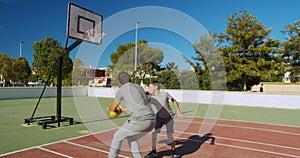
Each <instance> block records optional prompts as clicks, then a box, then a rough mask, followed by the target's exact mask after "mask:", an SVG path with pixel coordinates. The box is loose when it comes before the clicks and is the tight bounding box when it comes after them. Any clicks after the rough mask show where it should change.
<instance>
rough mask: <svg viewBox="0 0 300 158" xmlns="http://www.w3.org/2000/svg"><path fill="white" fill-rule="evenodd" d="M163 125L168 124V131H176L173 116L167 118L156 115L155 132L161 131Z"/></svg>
mask: <svg viewBox="0 0 300 158" xmlns="http://www.w3.org/2000/svg"><path fill="white" fill-rule="evenodd" d="M163 125H166V129H167V132H168V133H174V128H173V126H174V119H173V117H172V116H170V117H167V118H160V117H158V116H156V121H155V132H157V133H160V130H161V128H162V126H163Z"/></svg>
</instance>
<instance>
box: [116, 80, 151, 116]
mask: <svg viewBox="0 0 300 158" xmlns="http://www.w3.org/2000/svg"><path fill="white" fill-rule="evenodd" d="M121 101H124V104H125V106H126V107H127V109H128V113H129V114H130V118H131V119H135V120H149V119H153V118H154V112H153V110H152V108H151V103H150V100H149V99H148V98H147V96H146V94H145V91H144V89H143V88H142V87H141V86H140V85H137V84H134V83H126V84H124V85H122V86H121V87H120V88H119V89H118V91H117V92H116V94H115V102H117V103H118V104H120V103H121Z"/></svg>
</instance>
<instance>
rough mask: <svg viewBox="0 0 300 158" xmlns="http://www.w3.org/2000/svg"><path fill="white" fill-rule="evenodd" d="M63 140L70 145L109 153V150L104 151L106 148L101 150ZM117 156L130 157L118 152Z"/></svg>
mask: <svg viewBox="0 0 300 158" xmlns="http://www.w3.org/2000/svg"><path fill="white" fill-rule="evenodd" d="M63 142H65V143H68V144H71V145H75V146H78V147H81V148H86V149H90V150H95V151H98V152H102V153H106V154H108V153H109V152H108V151H106V150H101V149H97V148H93V147H89V146H86V145H81V144H78V143H74V142H70V141H63ZM118 156H119V157H123V158H130V157H127V156H125V155H120V154H118Z"/></svg>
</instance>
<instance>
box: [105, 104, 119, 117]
mask: <svg viewBox="0 0 300 158" xmlns="http://www.w3.org/2000/svg"><path fill="white" fill-rule="evenodd" d="M121 113H122V109H121V108H120V106H119V105H117V104H114V103H112V104H110V105H109V108H108V115H109V116H110V117H117V116H119V115H120V114H121Z"/></svg>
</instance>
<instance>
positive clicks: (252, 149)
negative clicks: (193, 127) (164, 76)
mask: <svg viewBox="0 0 300 158" xmlns="http://www.w3.org/2000/svg"><path fill="white" fill-rule="evenodd" d="M176 133H178V132H176ZM182 133H184V132H182ZM185 134H191V135H195V134H197V133H189V132H185ZM159 135H164V134H159ZM164 136H165V135H164ZM178 138H179V139H183V140H190V141H194V142H200V143H203V141H199V140H194V139H187V138H183V137H178ZM215 138H221V137H215ZM221 139H222V138H221ZM238 141H240V140H238ZM241 142H243V141H241ZM205 143H207V144H209V142H205ZM214 145H219V146H225V147H231V148H236V149H243V150H251V151H257V152H262V153H268V154H274V155H281V156H288V157H292V158H299V157H300V156H296V155H291V154H284V153H280V152H272V151H269V150H261V149H255V148H248V147H242V146H236V145H229V144H223V143H217V142H216V141H215V144H214Z"/></svg>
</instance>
